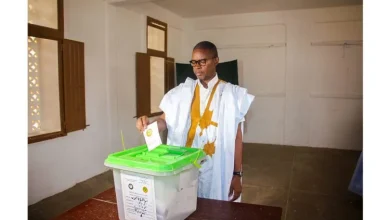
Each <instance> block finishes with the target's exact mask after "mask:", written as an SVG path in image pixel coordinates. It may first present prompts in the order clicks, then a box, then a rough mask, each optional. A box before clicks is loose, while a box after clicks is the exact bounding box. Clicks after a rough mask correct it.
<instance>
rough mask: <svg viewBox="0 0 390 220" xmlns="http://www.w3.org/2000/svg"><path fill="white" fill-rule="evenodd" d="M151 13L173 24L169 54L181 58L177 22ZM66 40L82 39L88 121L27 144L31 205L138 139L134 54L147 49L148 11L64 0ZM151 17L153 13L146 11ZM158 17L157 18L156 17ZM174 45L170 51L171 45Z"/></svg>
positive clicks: (92, 171)
mask: <svg viewBox="0 0 390 220" xmlns="http://www.w3.org/2000/svg"><path fill="white" fill-rule="evenodd" d="M157 12H158V8H154V9H153V13H156V14H158V15H159V17H166V18H168V20H164V21H165V22H168V23H173V22H175V25H177V26H176V28H177V31H172V33H170V39H169V42H168V43H169V45H171V46H170V49H171V51H170V53H169V55H170V56H172V57H174V58H175V59H179V57H180V56H181V50H180V47H175V44H174V43H173V42H181V40H182V39H181V31H180V29H181V26H180V24H181V23H180V20H179V19H178V18H177V17H175V15H173V14H170V13H169V12H168V11H166V10H162V9H161V11H160V12H159V13H157ZM64 13H65V16H64V17H65V38H68V39H72V40H77V41H82V42H84V43H85V77H86V79H85V82H86V111H87V124H90V126H89V127H88V128H87V129H86V130H84V131H77V132H72V133H70V134H68V136H66V137H63V138H56V139H53V140H48V141H44V142H39V143H35V144H30V145H29V146H28V157H29V158H28V159H29V161H28V163H29V165H28V169H29V173H28V175H29V183H28V185H29V205H31V204H34V203H36V202H38V201H40V200H42V199H44V198H46V197H49V196H52V195H54V194H56V193H59V192H61V191H63V190H66V189H68V188H70V187H72V186H73V185H75V184H76V183H78V182H81V181H84V180H86V179H88V178H91V177H93V176H95V175H97V174H100V173H102V172H104V171H105V170H107V168H106V167H105V166H104V164H103V163H104V159H105V158H106V157H107V155H108V154H109V153H112V152H115V151H118V150H120V149H121V148H122V146H121V142H120V130H123V134H124V136H125V141H126V145H127V147H130V146H136V145H138V144H139V143H140V140H141V136H140V135H139V133H138V132H137V131H136V129H135V119H133V118H132V117H133V116H134V115H135V53H136V52H146V14H140V13H139V12H138V13H136V12H131V11H129V10H126V9H124V8H118V7H115V6H112V5H108V4H107V3H105V2H104V1H96V0H83V1H80V0H67V1H64ZM149 15H150V16H152V17H154V16H153V14H149ZM157 19H159V18H157ZM172 48H174V49H172Z"/></svg>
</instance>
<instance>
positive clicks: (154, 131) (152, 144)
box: [143, 122, 162, 151]
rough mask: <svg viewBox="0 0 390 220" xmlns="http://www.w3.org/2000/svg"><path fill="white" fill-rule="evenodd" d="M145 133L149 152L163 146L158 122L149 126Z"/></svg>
mask: <svg viewBox="0 0 390 220" xmlns="http://www.w3.org/2000/svg"><path fill="white" fill-rule="evenodd" d="M143 133H144V137H145V141H146V145H147V146H148V150H149V151H151V150H153V149H154V148H156V147H158V146H160V145H161V144H162V141H161V137H160V133H159V132H158V126H157V122H153V123H152V124H150V125H148V127H146V129H145V131H144V132H143Z"/></svg>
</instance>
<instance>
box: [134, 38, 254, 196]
mask: <svg viewBox="0 0 390 220" xmlns="http://www.w3.org/2000/svg"><path fill="white" fill-rule="evenodd" d="M218 62H219V58H218V52H217V48H216V47H215V45H214V44H213V43H211V42H208V41H203V42H200V43H198V44H197V45H196V46H195V47H194V49H193V52H192V60H191V61H190V63H191V65H192V66H193V70H194V73H195V75H196V77H197V80H193V79H190V78H187V80H186V81H185V82H184V83H181V84H180V85H178V86H176V87H175V88H173V89H172V90H170V91H169V92H168V93H167V94H166V95H165V96H164V98H163V100H162V101H161V104H160V108H161V110H162V111H163V112H164V113H163V114H162V115H161V116H160V117H159V118H157V119H156V120H155V121H157V124H158V127H159V130H160V131H163V130H165V129H168V139H167V144H168V145H173V146H182V147H195V148H201V149H203V150H204V152H205V153H206V160H205V162H204V163H202V167H201V168H200V173H199V181H198V182H199V186H198V197H201V198H208V199H217V200H225V201H240V199H241V192H242V181H241V177H242V173H243V172H242V148H243V144H242V143H243V141H242V139H243V138H242V137H243V127H242V123H243V122H244V120H245V119H244V117H245V115H246V113H247V112H248V109H249V107H250V105H251V103H252V102H253V99H254V96H252V95H250V94H248V93H247V90H246V89H244V88H241V87H239V86H236V85H232V84H230V83H227V82H224V81H223V80H220V79H219V78H218V74H217V73H216V66H217V64H218ZM221 74H223V73H221ZM152 122H154V121H152V120H149V118H148V117H147V116H142V117H140V118H138V120H137V124H136V126H137V128H138V130H140V131H141V132H142V131H143V130H144V129H145V128H146V126H147V125H148V124H150V123H152Z"/></svg>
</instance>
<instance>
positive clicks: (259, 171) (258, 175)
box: [242, 159, 292, 189]
mask: <svg viewBox="0 0 390 220" xmlns="http://www.w3.org/2000/svg"><path fill="white" fill-rule="evenodd" d="M291 168H292V161H281V160H276V159H274V160H262V161H258V162H257V164H256V165H253V164H251V163H249V164H248V163H244V164H243V172H244V175H243V178H242V181H243V184H245V185H250V186H266V187H275V188H284V189H287V188H288V186H289V184H290V177H291V172H292V169H291Z"/></svg>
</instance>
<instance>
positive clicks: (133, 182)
mask: <svg viewBox="0 0 390 220" xmlns="http://www.w3.org/2000/svg"><path fill="white" fill-rule="evenodd" d="M121 181H122V196H123V206H124V211H125V218H126V220H142V219H147V220H156V219H157V213H156V202H155V191H154V178H153V176H146V175H141V174H132V175H127V174H125V173H121Z"/></svg>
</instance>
